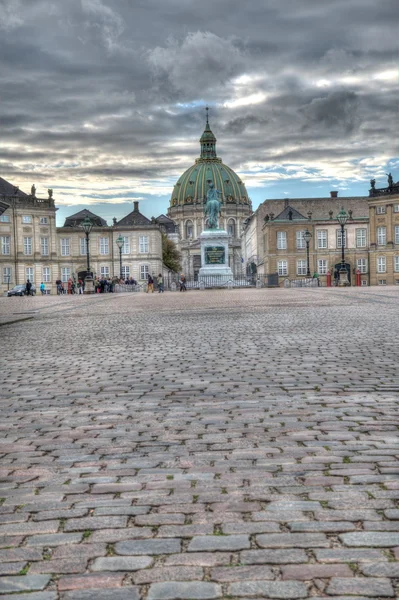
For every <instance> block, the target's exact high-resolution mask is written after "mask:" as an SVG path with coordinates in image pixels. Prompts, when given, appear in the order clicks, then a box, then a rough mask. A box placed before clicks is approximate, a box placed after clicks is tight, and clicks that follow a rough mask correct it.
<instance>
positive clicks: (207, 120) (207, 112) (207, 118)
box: [205, 106, 209, 127]
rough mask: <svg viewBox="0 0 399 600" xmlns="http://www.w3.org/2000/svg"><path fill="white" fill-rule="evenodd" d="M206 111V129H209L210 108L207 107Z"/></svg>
mask: <svg viewBox="0 0 399 600" xmlns="http://www.w3.org/2000/svg"><path fill="white" fill-rule="evenodd" d="M205 110H206V127H209V107H208V106H206V107H205Z"/></svg>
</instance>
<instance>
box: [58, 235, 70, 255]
mask: <svg viewBox="0 0 399 600" xmlns="http://www.w3.org/2000/svg"><path fill="white" fill-rule="evenodd" d="M60 244H61V256H70V255H71V238H61V240H60Z"/></svg>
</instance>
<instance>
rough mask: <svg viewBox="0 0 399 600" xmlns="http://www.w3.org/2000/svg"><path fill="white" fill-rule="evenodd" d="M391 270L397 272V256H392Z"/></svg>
mask: <svg viewBox="0 0 399 600" xmlns="http://www.w3.org/2000/svg"><path fill="white" fill-rule="evenodd" d="M393 270H394V271H395V273H399V256H394V257H393Z"/></svg>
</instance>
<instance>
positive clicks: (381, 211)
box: [375, 206, 386, 215]
mask: <svg viewBox="0 0 399 600" xmlns="http://www.w3.org/2000/svg"><path fill="white" fill-rule="evenodd" d="M375 212H376V213H377V215H385V213H386V208H385V206H377V207H376V209H375Z"/></svg>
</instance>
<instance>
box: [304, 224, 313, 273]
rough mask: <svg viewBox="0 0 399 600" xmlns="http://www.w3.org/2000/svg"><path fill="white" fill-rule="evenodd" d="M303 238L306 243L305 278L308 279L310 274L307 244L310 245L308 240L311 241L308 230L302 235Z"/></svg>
mask: <svg viewBox="0 0 399 600" xmlns="http://www.w3.org/2000/svg"><path fill="white" fill-rule="evenodd" d="M303 238H304V240H305V242H306V265H307V270H306V277H310V275H311V274H310V260H309V243H310V240H311V239H312V234H311V233H310V231H309V230H308V229H307V230H306V231H305V233H304V234H303Z"/></svg>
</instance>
